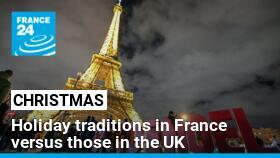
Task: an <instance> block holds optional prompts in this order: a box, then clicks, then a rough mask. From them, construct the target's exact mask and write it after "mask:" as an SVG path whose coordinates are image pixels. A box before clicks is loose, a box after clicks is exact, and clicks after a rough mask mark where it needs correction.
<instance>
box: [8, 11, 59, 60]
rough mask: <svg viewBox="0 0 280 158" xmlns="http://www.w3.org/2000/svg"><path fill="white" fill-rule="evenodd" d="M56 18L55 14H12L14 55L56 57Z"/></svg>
mask: <svg viewBox="0 0 280 158" xmlns="http://www.w3.org/2000/svg"><path fill="white" fill-rule="evenodd" d="M55 16H56V15H55V12H12V55H13V56H52V55H55V54H56V32H55V26H56V25H55V23H56V17H55Z"/></svg>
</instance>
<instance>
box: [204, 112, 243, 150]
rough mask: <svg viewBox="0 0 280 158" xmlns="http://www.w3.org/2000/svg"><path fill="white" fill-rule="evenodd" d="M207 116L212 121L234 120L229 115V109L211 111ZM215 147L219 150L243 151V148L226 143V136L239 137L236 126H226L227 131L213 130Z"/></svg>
mask: <svg viewBox="0 0 280 158" xmlns="http://www.w3.org/2000/svg"><path fill="white" fill-rule="evenodd" d="M208 114H209V118H210V120H211V121H212V122H217V123H220V122H222V121H230V120H234V119H232V117H231V114H230V111H229V110H221V111H213V112H209V113H208ZM213 135H214V137H215V141H216V145H217V148H218V149H219V152H227V153H230V152H244V148H240V147H230V146H229V145H228V143H227V140H226V139H227V138H239V136H238V133H237V129H236V128H228V129H227V131H224V132H222V131H214V132H213Z"/></svg>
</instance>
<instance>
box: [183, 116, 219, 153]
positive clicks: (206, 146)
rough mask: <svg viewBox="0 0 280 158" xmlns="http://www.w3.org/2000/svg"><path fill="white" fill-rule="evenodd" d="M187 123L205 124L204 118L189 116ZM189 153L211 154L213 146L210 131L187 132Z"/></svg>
mask: <svg viewBox="0 0 280 158" xmlns="http://www.w3.org/2000/svg"><path fill="white" fill-rule="evenodd" d="M188 121H189V122H207V120H206V119H205V117H203V116H202V115H190V116H189V119H188ZM187 135H188V140H189V145H190V151H191V152H195V153H199V152H207V153H210V152H213V150H214V146H213V141H212V138H211V134H210V131H201V132H194V131H191V130H190V129H188V132H187ZM198 135H199V136H200V138H201V140H198Z"/></svg>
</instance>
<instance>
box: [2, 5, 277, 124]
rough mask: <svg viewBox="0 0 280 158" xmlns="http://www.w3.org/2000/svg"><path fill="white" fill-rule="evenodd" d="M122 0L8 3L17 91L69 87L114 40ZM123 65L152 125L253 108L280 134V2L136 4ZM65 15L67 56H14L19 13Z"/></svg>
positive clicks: (251, 112) (5, 50)
mask: <svg viewBox="0 0 280 158" xmlns="http://www.w3.org/2000/svg"><path fill="white" fill-rule="evenodd" d="M115 3H116V1H115V0H79V1H77V0H64V1H62V0H60V1H53V0H40V1H38V0H13V1H9V0H0V69H1V70H4V69H12V70H13V71H14V76H13V78H12V82H13V89H63V88H64V84H65V81H66V79H67V77H69V76H74V77H75V76H76V74H77V72H83V71H85V69H86V68H87V66H88V65H89V63H90V58H91V55H92V53H93V52H98V51H99V49H100V48H101V45H102V43H103V41H104V39H105V35H106V33H107V30H108V28H109V25H110V22H111V19H112V16H113V13H112V9H113V4H115ZM123 5H124V9H125V10H124V13H123V14H122V17H121V20H122V22H121V33H120V47H121V48H120V58H119V60H120V61H121V62H122V63H123V67H122V69H121V71H122V76H123V80H124V83H125V87H126V89H127V90H130V91H133V92H134V99H135V100H134V103H135V107H136V109H137V111H138V112H139V114H140V115H141V116H142V117H143V118H144V119H151V118H155V117H159V118H160V117H162V116H164V115H166V114H167V113H168V111H169V110H173V111H175V112H187V113H201V114H207V111H211V110H219V109H226V108H233V107H243V108H244V109H245V111H246V113H247V115H248V118H249V121H250V122H251V123H252V124H253V126H255V127H273V128H280V123H279V120H280V110H279V109H280V108H279V103H280V30H279V29H280V1H279V0H126V1H124V2H123ZM12 11H55V12H56V20H57V24H56V25H57V26H56V28H57V29H56V31H57V55H56V56H55V57H12V56H11V52H10V48H11V42H10V41H11V12H12Z"/></svg>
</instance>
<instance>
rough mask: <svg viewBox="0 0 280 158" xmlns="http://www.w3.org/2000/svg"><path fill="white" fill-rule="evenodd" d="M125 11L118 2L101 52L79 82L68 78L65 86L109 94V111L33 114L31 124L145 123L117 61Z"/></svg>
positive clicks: (30, 117) (93, 58) (81, 75)
mask: <svg viewBox="0 0 280 158" xmlns="http://www.w3.org/2000/svg"><path fill="white" fill-rule="evenodd" d="M122 11H123V7H122V6H121V2H119V3H118V4H116V5H115V6H114V10H113V12H114V16H113V19H112V22H111V25H110V28H109V31H108V33H107V36H106V39H105V41H104V43H103V45H102V48H101V50H100V52H99V53H94V54H93V56H92V59H91V63H90V66H89V67H88V68H87V70H86V71H85V72H84V73H82V74H80V75H78V77H77V78H71V77H70V78H68V80H67V82H66V85H65V89H66V90H98V89H105V90H108V109H107V110H106V111H59V112H58V111H44V112H36V111H34V112H33V113H31V114H30V115H29V119H28V120H30V119H32V118H42V119H44V120H46V119H49V118H55V119H56V120H57V121H59V120H64V121H75V120H81V121H84V120H86V118H87V117H88V116H94V117H95V118H96V120H101V119H103V118H104V119H106V118H108V117H109V116H112V117H113V119H122V120H123V119H128V120H130V121H140V122H141V121H142V120H141V118H140V117H139V115H138V113H137V112H136V111H135V109H134V107H133V93H131V92H129V91H126V90H125V88H124V85H123V81H122V78H121V73H120V68H121V65H122V64H121V62H120V61H118V60H117V56H118V36H119V25H120V17H121V13H122ZM48 117H49V118H48Z"/></svg>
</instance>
